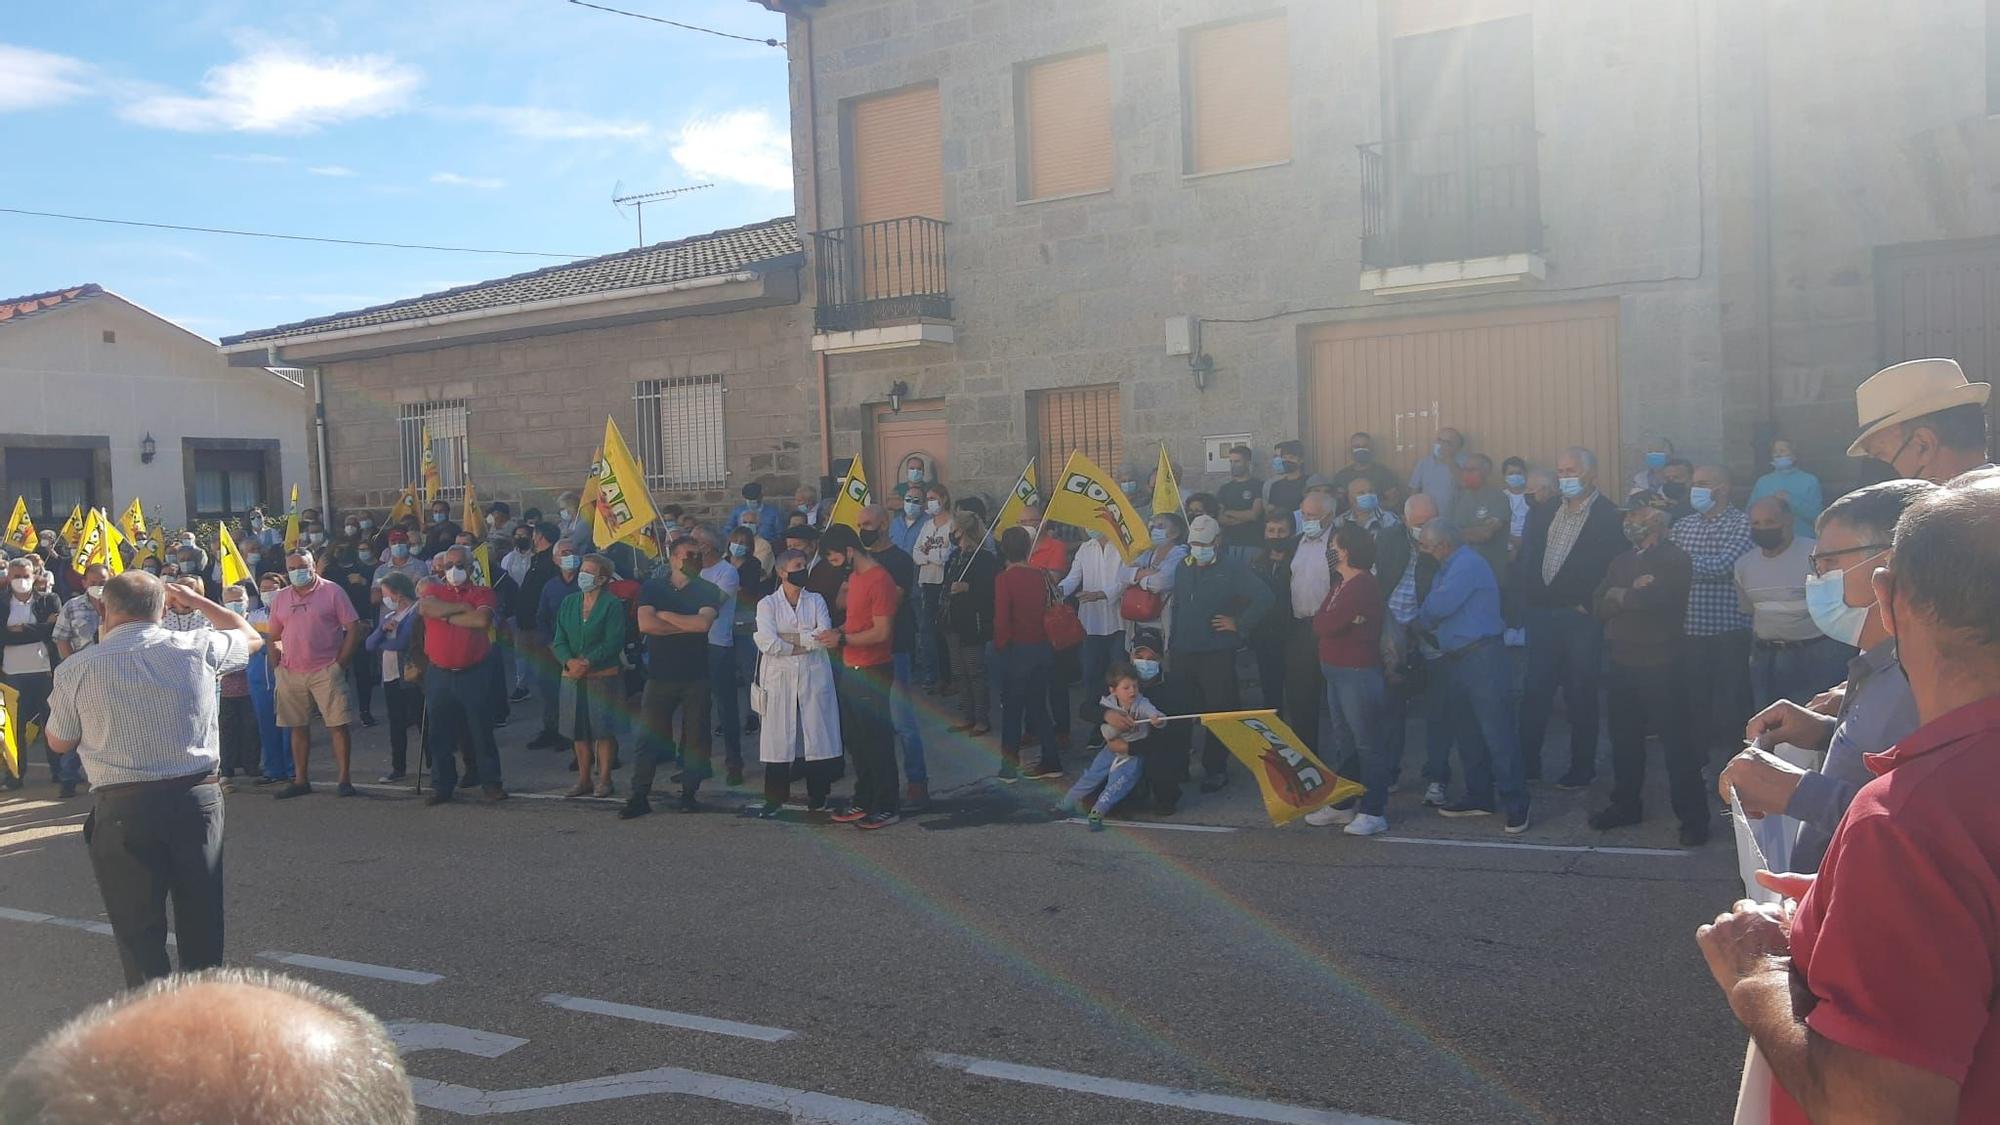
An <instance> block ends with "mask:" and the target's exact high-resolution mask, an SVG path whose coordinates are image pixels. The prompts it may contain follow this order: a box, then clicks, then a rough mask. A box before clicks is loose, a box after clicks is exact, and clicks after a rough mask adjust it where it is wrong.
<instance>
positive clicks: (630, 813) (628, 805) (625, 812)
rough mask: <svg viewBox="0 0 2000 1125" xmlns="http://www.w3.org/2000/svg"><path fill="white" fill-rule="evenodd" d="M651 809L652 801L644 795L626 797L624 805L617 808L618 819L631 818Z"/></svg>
mask: <svg viewBox="0 0 2000 1125" xmlns="http://www.w3.org/2000/svg"><path fill="white" fill-rule="evenodd" d="M652 811H653V803H652V802H651V801H648V800H647V799H646V798H644V797H632V798H628V799H627V800H626V802H625V807H624V808H621V809H619V810H618V819H619V820H631V819H633V818H635V817H641V816H645V815H646V814H647V813H649V812H652Z"/></svg>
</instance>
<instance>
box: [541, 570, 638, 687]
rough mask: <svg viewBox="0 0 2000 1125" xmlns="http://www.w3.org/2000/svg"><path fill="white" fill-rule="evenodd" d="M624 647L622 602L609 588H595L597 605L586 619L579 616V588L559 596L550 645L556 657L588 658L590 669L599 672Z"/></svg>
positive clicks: (614, 661)
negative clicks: (560, 600)
mask: <svg viewBox="0 0 2000 1125" xmlns="http://www.w3.org/2000/svg"><path fill="white" fill-rule="evenodd" d="M624 648H625V603H624V602H621V601H619V600H618V596H617V595H616V594H613V593H612V592H611V591H609V590H599V591H598V592H597V607H596V610H595V612H593V613H592V614H591V615H590V620H588V621H585V620H584V619H583V591H581V590H579V591H577V592H576V593H574V594H571V595H570V596H569V597H566V598H564V599H563V603H562V608H560V609H558V610H556V636H555V641H554V643H553V644H552V645H551V649H552V651H553V652H554V653H555V655H556V659H557V660H560V661H564V662H568V661H571V660H574V659H576V658H577V657H579V656H581V657H583V658H584V659H586V660H588V661H590V670H591V671H593V672H601V671H603V670H604V669H606V668H615V667H617V665H618V654H619V653H620V652H621V651H623V650H624Z"/></svg>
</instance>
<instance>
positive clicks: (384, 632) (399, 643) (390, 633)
mask: <svg viewBox="0 0 2000 1125" xmlns="http://www.w3.org/2000/svg"><path fill="white" fill-rule="evenodd" d="M416 632H417V615H416V614H415V613H406V614H404V615H403V619H402V620H401V621H398V622H396V626H395V628H394V629H390V628H389V615H388V614H386V613H385V614H383V615H382V619H381V620H380V621H377V622H376V623H375V629H374V631H373V632H371V633H369V634H368V640H367V642H366V643H367V645H368V651H369V652H408V651H409V648H410V640H411V638H413V637H415V636H416Z"/></svg>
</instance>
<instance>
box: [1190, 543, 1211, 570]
mask: <svg viewBox="0 0 2000 1125" xmlns="http://www.w3.org/2000/svg"><path fill="white" fill-rule="evenodd" d="M1188 558H1191V559H1193V560H1194V561H1195V562H1197V563H1199V564H1201V565H1202V566H1207V565H1208V564H1209V563H1212V562H1214V561H1215V548H1214V547H1211V546H1209V545H1208V544H1206V543H1197V544H1195V545H1194V546H1192V547H1189V548H1188Z"/></svg>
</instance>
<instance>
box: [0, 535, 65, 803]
mask: <svg viewBox="0 0 2000 1125" xmlns="http://www.w3.org/2000/svg"><path fill="white" fill-rule="evenodd" d="M0 597H4V598H5V599H6V601H5V605H6V607H7V618H6V621H5V622H4V623H0V628H4V630H5V649H4V650H0V682H4V683H6V684H7V686H8V687H11V688H13V689H14V690H15V691H16V692H19V693H20V696H19V698H18V699H17V700H16V701H15V706H14V715H13V721H14V734H15V739H16V741H15V745H16V746H17V747H18V748H20V749H21V750H22V751H26V750H27V748H28V742H29V741H30V740H29V739H28V738H27V737H26V735H27V730H28V724H30V723H33V724H35V725H36V726H41V725H42V724H44V723H46V722H47V721H48V711H49V689H50V686H51V684H52V682H53V680H54V671H55V660H54V658H53V656H54V654H53V653H52V652H51V651H50V647H51V645H52V643H53V642H52V640H51V638H53V637H54V635H55V627H56V618H58V617H60V616H61V615H62V602H61V601H60V600H59V599H58V598H57V597H56V596H55V594H54V593H53V592H46V593H37V592H36V591H35V566H34V563H33V562H32V561H31V560H29V559H28V558H27V557H26V556H21V557H19V558H14V559H9V560H8V561H7V590H6V592H5V593H4V594H0ZM21 765H22V772H23V773H25V772H26V769H27V767H26V764H25V763H22V764H21ZM49 772H50V773H51V774H52V775H53V776H54V778H55V781H56V784H58V785H60V786H61V787H62V790H61V792H62V795H63V796H65V797H74V796H75V795H76V783H77V781H78V780H80V775H79V774H78V773H77V770H76V763H75V762H68V761H64V760H63V759H62V758H59V757H57V756H56V755H54V754H50V755H49ZM5 773H6V771H5V770H4V769H0V775H4V774H5ZM20 784H21V779H20V778H19V777H15V776H7V778H6V786H7V788H9V789H15V788H19V787H20Z"/></svg>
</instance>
